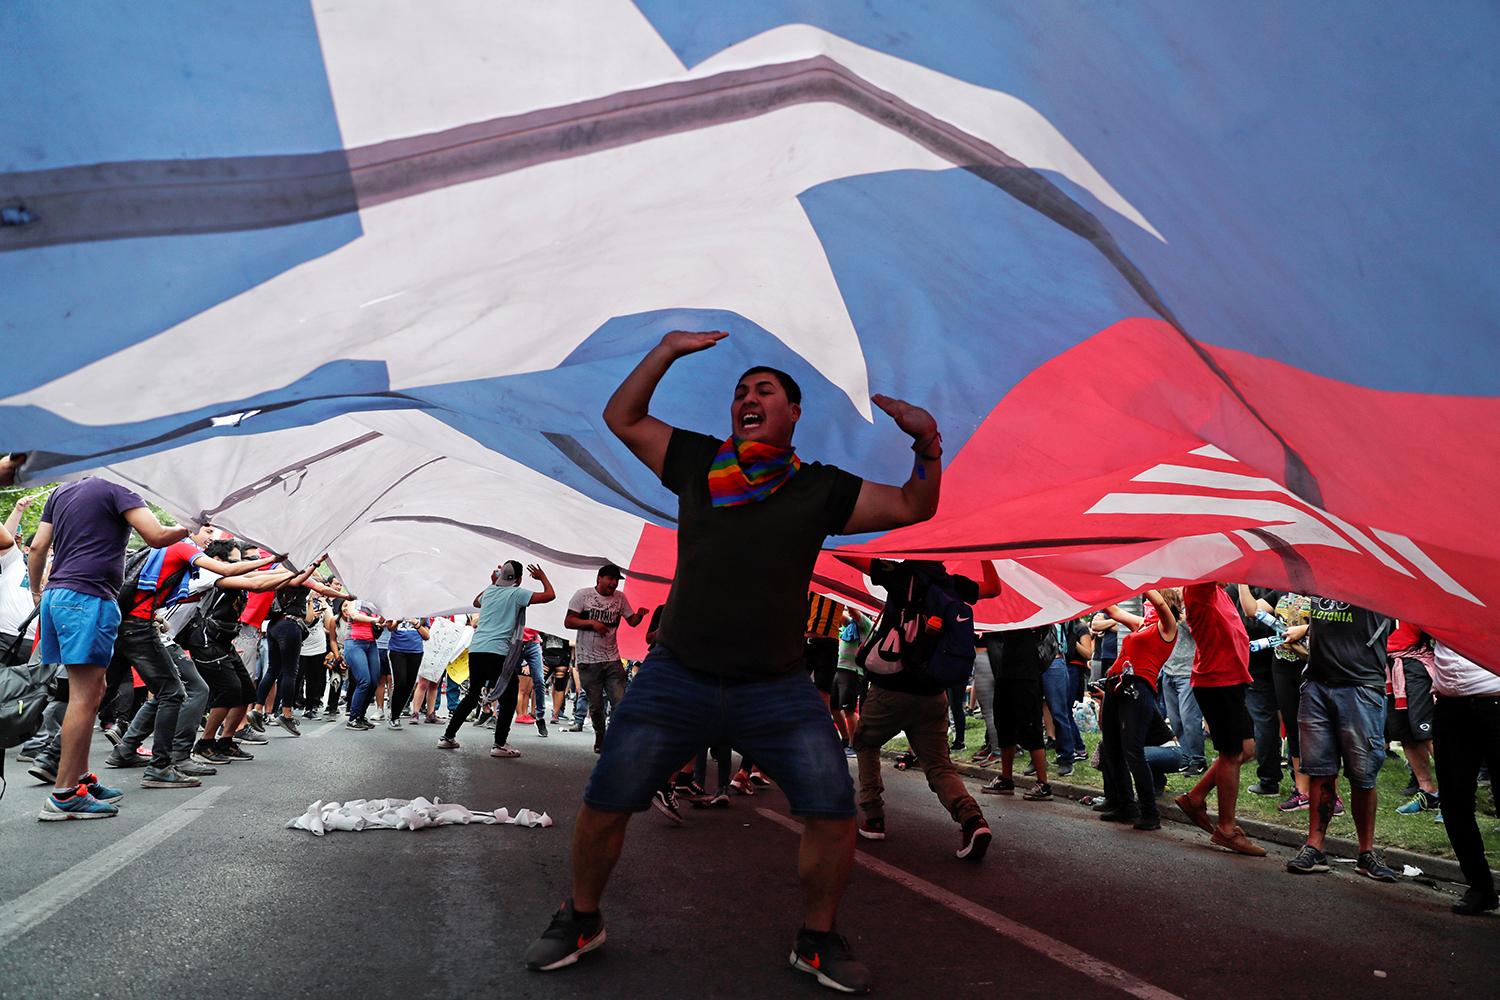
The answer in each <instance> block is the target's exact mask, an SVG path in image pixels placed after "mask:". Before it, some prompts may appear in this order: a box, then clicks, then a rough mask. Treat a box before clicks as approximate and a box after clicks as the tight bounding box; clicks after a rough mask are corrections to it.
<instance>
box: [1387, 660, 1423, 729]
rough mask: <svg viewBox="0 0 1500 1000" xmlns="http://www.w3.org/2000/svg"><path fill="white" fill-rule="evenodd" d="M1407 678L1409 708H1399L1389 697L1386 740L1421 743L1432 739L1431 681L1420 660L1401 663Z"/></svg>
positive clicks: (1392, 697)
mask: <svg viewBox="0 0 1500 1000" xmlns="http://www.w3.org/2000/svg"><path fill="white" fill-rule="evenodd" d="M1400 663H1401V670H1402V673H1404V674H1405V675H1406V707H1405V708H1401V709H1398V708H1397V707H1396V698H1395V696H1394V695H1391V696H1388V697H1387V698H1386V700H1385V702H1386V712H1385V738H1386V739H1387V740H1395V741H1396V742H1398V743H1420V742H1421V741H1422V740H1430V739H1432V709H1433V701H1432V678H1431V677H1429V676H1428V675H1427V668H1426V667H1424V666H1422V661H1421V660H1412V659H1403V660H1401V661H1400Z"/></svg>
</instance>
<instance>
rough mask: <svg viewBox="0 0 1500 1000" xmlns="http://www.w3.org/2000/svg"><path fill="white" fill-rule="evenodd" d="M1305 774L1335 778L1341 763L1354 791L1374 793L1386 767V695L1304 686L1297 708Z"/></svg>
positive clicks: (1366, 690)
mask: <svg viewBox="0 0 1500 1000" xmlns="http://www.w3.org/2000/svg"><path fill="white" fill-rule="evenodd" d="M1297 739H1298V742H1299V743H1301V747H1300V749H1301V750H1302V758H1301V759H1302V771H1303V773H1304V774H1306V775H1307V776H1308V777H1310V778H1332V777H1334V776H1336V775H1337V774H1338V773H1339V761H1340V760H1342V761H1343V764H1344V775H1345V776H1346V777H1347V778H1348V779H1349V785H1350V787H1351V788H1355V789H1359V790H1361V791H1369V790H1370V789H1372V788H1374V787H1375V778H1376V776H1377V775H1378V774H1380V767H1381V765H1382V764H1384V763H1385V696H1384V695H1383V694H1382V693H1381V692H1379V691H1375V690H1373V689H1371V688H1364V687H1330V686H1329V685H1327V684H1323V683H1321V682H1319V681H1314V680H1305V681H1303V682H1302V694H1301V700H1300V701H1299V702H1298V705H1297Z"/></svg>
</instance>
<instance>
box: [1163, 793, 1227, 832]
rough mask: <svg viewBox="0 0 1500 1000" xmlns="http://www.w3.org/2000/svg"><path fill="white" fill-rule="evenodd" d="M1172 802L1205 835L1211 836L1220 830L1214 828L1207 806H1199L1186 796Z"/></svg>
mask: <svg viewBox="0 0 1500 1000" xmlns="http://www.w3.org/2000/svg"><path fill="white" fill-rule="evenodd" d="M1172 801H1173V802H1175V803H1176V804H1177V808H1178V809H1181V810H1182V811H1183V812H1184V813H1185V814H1186V815H1187V818H1188V819H1190V820H1192V821H1193V822H1194V823H1196V824H1198V827H1199V828H1200V829H1202V831H1203V832H1204V833H1210V834H1211V833H1213V832H1214V831H1216V830H1217V829H1218V827H1216V826H1214V824H1213V820H1211V819H1209V818H1208V808H1207V807H1206V806H1200V805H1198V804H1197V803H1195V802H1194V801H1193V800H1192V799H1190V798H1188V797H1187V796H1186V795H1179V796H1177V798H1175V799H1173V800H1172Z"/></svg>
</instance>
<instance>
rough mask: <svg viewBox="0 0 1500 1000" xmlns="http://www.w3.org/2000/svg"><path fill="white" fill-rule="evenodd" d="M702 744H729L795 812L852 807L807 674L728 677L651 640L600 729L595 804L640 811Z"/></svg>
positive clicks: (827, 722) (836, 812) (590, 795)
mask: <svg viewBox="0 0 1500 1000" xmlns="http://www.w3.org/2000/svg"><path fill="white" fill-rule="evenodd" d="M709 746H730V747H733V748H734V749H736V750H738V751H739V752H740V753H742V754H744V755H745V756H746V757H748V758H750V759H751V760H753V761H754V762H755V763H756V764H759V765H760V768H761V770H763V771H765V772H766V774H767V775H768V776H769V777H770V778H771V779H772V780H773V781H775V782H776V783H777V784H778V785H780V786H781V790H782V791H783V792H784V793H785V794H786V797H787V801H788V802H789V803H790V804H791V810H792V813H793V815H796V816H810V817H816V818H824V819H848V818H852V817H853V816H854V782H853V780H852V779H851V778H850V777H849V762H848V759H847V758H846V757H845V756H844V751H843V746H842V744H841V743H840V742H839V736H838V731H837V730H836V729H834V727H833V719H832V718H831V717H830V716H829V714H828V709H827V708H826V707H825V706H824V704H823V699H822V698H821V697H820V696H819V695H818V690H817V688H815V687H813V684H812V681H810V680H809V679H808V677H807V674H805V673H803V672H801V671H798V672H796V673H794V674H791V675H790V676H787V677H784V678H778V679H776V680H768V681H751V682H747V683H731V682H728V681H725V680H723V679H721V678H719V677H715V676H713V675H712V674H704V673H698V672H696V671H693V670H689V669H687V668H686V667H684V666H683V665H682V664H681V663H679V662H678V661H677V659H676V657H674V656H673V655H672V654H671V653H670V652H668V651H667V650H665V649H663V648H662V647H660V646H658V647H657V648H656V649H654V650H652V652H651V654H650V655H649V656H647V657H646V662H645V663H643V664H641V669H640V672H639V673H637V674H636V678H635V680H634V681H632V682H631V684H630V687H629V688H628V689H627V690H626V692H625V697H624V698H623V699H621V701H620V704H619V706H618V707H617V708H616V709H615V712H614V715H613V717H612V718H611V719H610V724H609V728H608V729H606V730H605V733H604V747H603V750H602V751H601V753H600V755H599V762H598V764H596V765H595V767H594V773H593V776H592V777H590V778H589V783H588V787H587V788H585V789H584V792H583V801H584V802H585V803H587V804H588V805H589V806H591V807H592V808H594V809H602V810H607V811H610V812H641V811H642V810H644V809H648V808H650V806H651V796H652V795H653V794H654V793H655V792H656V790H657V789H658V788H660V787H661V786H662V783H663V782H664V781H666V779H667V777H668V776H669V775H671V774H672V772H673V771H675V770H677V769H678V768H679V767H681V766H682V765H683V762H685V761H687V760H689V759H691V758H692V757H694V756H695V755H696V754H697V753H698V751H700V750H702V749H703V748H704V747H709Z"/></svg>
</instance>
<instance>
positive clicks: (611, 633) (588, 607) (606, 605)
mask: <svg viewBox="0 0 1500 1000" xmlns="http://www.w3.org/2000/svg"><path fill="white" fill-rule="evenodd" d="M568 610H569V611H571V612H573V613H574V614H577V615H582V616H583V617H585V618H587V619H589V620H590V621H595V622H603V623H604V624H605V626H607V631H605V632H604V634H602V635H601V634H600V633H598V632H595V631H594V630H593V629H579V630H578V655H577V662H579V663H609V662H612V661H614V660H618V659H619V658H620V644H619V641H618V635H619V631H620V619H621V618H628V617H630V616H631V615H633V614H635V609H634V608H633V607H631V606H630V599H629V598H627V597H626V596H625V595H624V594H622V593H621V592H620V591H618V590H617V591H615V592H614V593H613V594H610V595H609V596H608V597H605V596H604V595H603V594H601V593H599V589H598V588H597V587H584V588H583V589H582V590H580V591H578V592H577V593H576V594H574V595H573V597H572V599H571V600H570V601H568Z"/></svg>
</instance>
